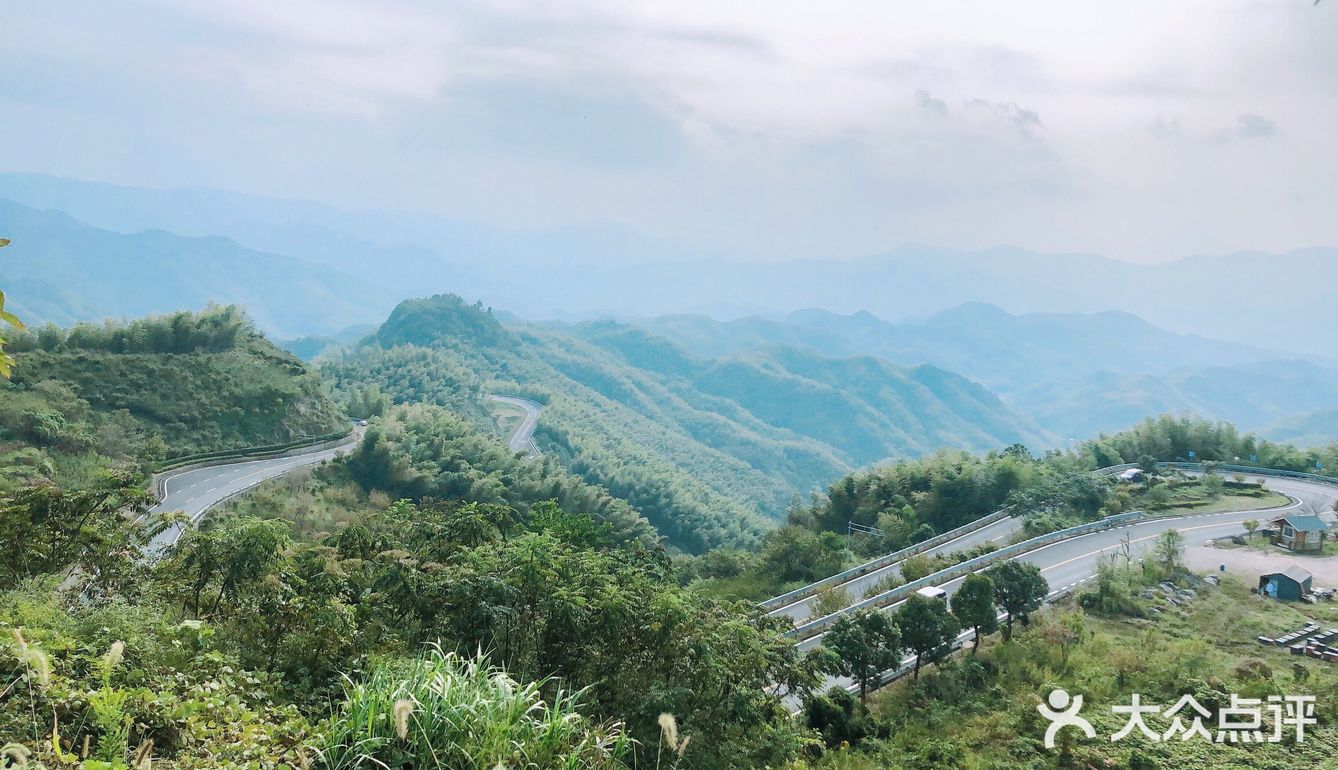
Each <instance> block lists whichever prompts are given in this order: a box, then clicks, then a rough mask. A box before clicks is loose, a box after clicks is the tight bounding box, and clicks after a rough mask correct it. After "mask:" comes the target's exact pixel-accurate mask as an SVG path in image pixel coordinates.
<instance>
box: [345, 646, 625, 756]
mask: <svg viewBox="0 0 1338 770" xmlns="http://www.w3.org/2000/svg"><path fill="white" fill-rule="evenodd" d="M551 685H552V683H551V682H550V681H547V680H546V681H542V682H531V683H527V684H520V683H518V682H516V681H514V680H512V679H511V678H510V677H509V676H507V675H506V674H505V673H504V672H502V671H499V670H497V669H494V668H492V667H491V666H489V665H488V664H487V663H486V662H485V660H484V658H483V656H481V655H480V656H477V657H474V658H471V659H466V658H461V657H459V656H458V655H455V654H454V653H444V652H442V651H441V650H440V649H433V650H432V652H431V653H430V654H429V655H428V656H426V657H424V658H418V659H415V660H412V661H409V662H407V663H399V664H394V663H392V664H386V665H382V666H380V667H378V668H376V669H375V670H374V671H373V672H372V674H371V676H370V677H368V679H367V680H366V681H364V682H361V683H358V684H353V683H352V682H350V683H349V684H348V685H347V686H346V688H345V696H346V702H345V703H344V706H343V708H342V709H340V711H339V713H337V714H335V716H334V717H333V718H332V719H331V720H330V724H329V726H328V728H327V729H326V730H325V731H324V735H323V747H322V749H321V761H322V764H323V766H324V767H326V768H329V769H330V770H352V769H353V768H367V769H368V770H371V769H372V768H383V769H390V768H413V769H414V770H432V769H433V768H457V767H483V768H490V767H495V766H502V767H515V766H520V767H570V768H576V767H580V768H613V767H621V766H622V765H621V764H620V763H621V760H622V759H623V758H624V757H625V756H626V755H627V752H628V749H629V746H630V742H629V740H628V739H627V737H626V735H625V734H624V732H623V729H622V726H621V725H620V724H607V725H598V724H592V723H591V722H590V721H589V720H587V719H586V718H584V717H583V716H581V714H580V713H579V712H578V711H577V709H578V706H579V705H580V697H581V693H579V692H577V693H570V692H563V691H561V690H558V691H557V692H556V693H555V694H554V695H553V697H552V698H551V699H545V698H543V697H542V695H541V694H540V691H541V689H543V688H546V687H549V686H551Z"/></svg>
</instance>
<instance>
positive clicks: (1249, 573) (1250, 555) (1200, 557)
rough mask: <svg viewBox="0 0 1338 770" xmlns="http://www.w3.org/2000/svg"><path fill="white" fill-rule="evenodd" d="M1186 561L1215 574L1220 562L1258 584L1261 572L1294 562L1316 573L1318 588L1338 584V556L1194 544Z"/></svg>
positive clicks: (1233, 571)
mask: <svg viewBox="0 0 1338 770" xmlns="http://www.w3.org/2000/svg"><path fill="white" fill-rule="evenodd" d="M1185 564H1187V565H1188V566H1189V568H1190V569H1192V570H1194V571H1195V572H1212V573H1213V574H1217V568H1218V566H1219V565H1221V564H1225V565H1226V571H1227V572H1228V573H1230V574H1233V575H1236V576H1237V577H1240V578H1243V579H1244V580H1245V581H1246V583H1248V584H1250V585H1254V584H1256V583H1257V582H1258V580H1259V576H1260V575H1264V574H1267V573H1269V572H1277V571H1279V570H1281V569H1284V568H1286V567H1287V566H1289V565H1292V564H1295V565H1296V566H1298V567H1300V568H1301V569H1303V570H1306V571H1307V572H1309V573H1310V574H1311V575H1314V576H1315V582H1314V586H1315V587H1316V588H1338V556H1295V555H1292V554H1287V553H1271V552H1264V551H1256V550H1254V549H1252V548H1213V547H1211V546H1194V547H1192V548H1186V549H1185Z"/></svg>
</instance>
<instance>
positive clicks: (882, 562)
mask: <svg viewBox="0 0 1338 770" xmlns="http://www.w3.org/2000/svg"><path fill="white" fill-rule="evenodd" d="M1009 515H1011V511H1010V510H1009V509H1006V508H1005V509H1004V510H1002V511H995V512H994V513H991V514H989V515H988V516H982V517H981V518H979V519H976V520H975V521H971V522H968V523H966V524H963V525H962V526H960V527H958V528H956V529H950V530H948V531H947V532H944V533H943V534H941V535H935V536H933V537H931V538H929V539H928V540H922V541H921V542H919V543H916V544H915V545H911V546H907V547H905V548H903V549H901V550H900V551H894V552H892V553H889V554H887V555H885V556H879V557H878V558H877V559H872V560H870V561H866V562H864V563H863V564H860V565H858V566H855V567H851V568H850V569H848V570H846V571H844V572H838V573H836V574H835V575H831V576H828V577H825V578H823V579H822V580H818V581H816V582H813V583H809V584H808V585H806V586H802V587H800V588H796V589H794V590H793V591H790V592H789V593H784V594H781V595H780V596H776V597H773V598H771V599H767V600H766V601H764V602H761V603H760V604H758V605H757V606H759V607H761V608H762V609H765V610H778V609H781V608H784V607H788V606H790V605H791V604H794V603H795V602H798V601H802V600H804V599H807V598H808V597H810V596H813V595H814V594H818V593H821V592H822V591H824V590H826V589H828V588H831V587H832V586H839V585H842V584H844V583H848V582H850V581H851V580H854V579H855V578H860V577H863V576H865V575H867V574H869V573H870V572H877V571H878V570H880V569H883V568H885V567H888V566H891V565H893V564H896V563H897V562H899V561H901V560H902V559H905V558H906V557H908V556H914V555H916V554H919V553H924V552H925V551H928V550H929V549H931V548H937V547H938V546H940V545H943V544H944V543H950V542H952V541H953V540H956V539H957V538H959V537H962V536H963V535H969V534H971V533H972V532H975V531H976V530H978V529H984V528H985V527H988V526H989V525H991V524H994V523H995V522H998V521H1003V520H1004V519H1006V518H1008V517H1009Z"/></svg>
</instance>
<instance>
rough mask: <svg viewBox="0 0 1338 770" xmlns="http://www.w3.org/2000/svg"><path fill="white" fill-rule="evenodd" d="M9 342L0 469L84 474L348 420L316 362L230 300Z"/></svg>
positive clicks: (0, 395) (0, 405)
mask: <svg viewBox="0 0 1338 770" xmlns="http://www.w3.org/2000/svg"><path fill="white" fill-rule="evenodd" d="M9 349H10V350H11V351H12V352H14V354H15V358H16V365H15V367H14V372H13V379H12V380H11V381H9V382H3V381H0V476H5V477H7V478H10V479H15V478H24V477H31V476H41V475H46V476H51V475H53V473H55V472H56V471H58V470H60V469H61V468H62V467H63V468H65V469H66V470H67V471H69V473H67V474H65V475H66V476H67V477H68V476H70V475H76V476H77V475H79V474H80V473H82V472H83V470H88V469H92V468H94V467H96V466H99V465H103V464H105V461H107V460H110V461H111V462H112V463H113V464H120V465H128V466H134V467H137V468H139V469H143V468H145V467H146V466H147V464H149V463H151V462H152V461H156V460H160V459H163V458H166V457H174V456H179V455H184V454H191V453H195V452H202V451H212V450H216V449H231V448H238V447H248V446H257V445H266V444H276V443H284V442H288V441H293V440H296V439H299V438H303V437H307V436H321V435H325V434H329V433H332V432H335V431H338V430H340V429H341V428H342V427H344V426H345V425H346V420H345V419H344V417H343V414H342V411H341V410H340V409H339V408H338V407H336V406H335V404H334V402H333V401H331V400H330V398H329V397H328V395H327V394H326V391H325V388H324V386H323V385H322V383H321V381H320V380H319V379H318V378H317V377H316V376H315V374H314V373H313V372H311V371H310V370H308V369H307V367H306V365H305V364H303V363H302V362H301V361H300V360H298V359H297V358H295V357H293V356H292V355H290V354H288V353H286V352H284V351H282V350H280V349H278V348H276V347H275V346H274V345H272V344H270V343H269V342H268V341H267V340H266V339H265V338H264V337H262V336H260V335H259V334H258V333H257V332H256V331H255V330H254V328H253V327H252V326H251V325H250V323H249V321H247V320H246V319H245V317H244V316H243V315H242V314H241V313H240V311H238V310H237V309H236V308H232V307H226V308H214V309H211V310H209V311H206V312H204V313H199V314H191V313H178V314H174V315H172V316H166V317H161V318H150V319H143V320H139V321H135V322H132V323H129V324H121V325H106V326H91V325H86V326H76V327H73V328H72V329H69V330H61V329H57V328H56V327H54V326H48V327H44V328H40V329H37V330H35V331H30V332H28V333H25V334H21V335H19V336H18V337H17V338H15V339H14V340H13V341H12V344H11V345H10V346H9ZM5 469H7V470H5ZM81 469H82V470H81Z"/></svg>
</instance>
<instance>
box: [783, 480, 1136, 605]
mask: <svg viewBox="0 0 1338 770" xmlns="http://www.w3.org/2000/svg"><path fill="white" fill-rule="evenodd" d="M1137 467H1138V466H1137V465H1135V464H1133V463H1126V464H1124V465H1112V466H1109V467H1106V468H1099V469H1097V470H1095V471H1092V473H1094V474H1096V475H1098V476H1114V475H1115V474H1117V473H1122V472H1124V471H1126V470H1129V469H1130V468H1137ZM1011 514H1012V511H1011V509H1008V508H1004V509H1003V510H999V511H995V512H994V513H991V514H989V515H987V516H982V517H981V518H979V519H976V520H975V521H970V522H967V523H966V524H963V525H962V526H960V527H957V528H956V529H951V530H948V531H947V532H944V533H943V534H941V535H935V536H934V537H931V538H929V539H928V540H925V541H922V542H919V543H916V544H914V545H911V546H907V547H906V548H903V549H901V550H900V551H895V552H893V553H889V554H887V555H885V556H879V557H878V558H876V559H871V560H869V561H866V562H864V563H863V564H859V565H857V566H854V567H851V568H850V569H848V570H845V571H844V572H838V573H836V574H835V575H830V576H828V577H825V578H823V579H822V580H817V581H814V582H812V583H809V584H808V585H805V586H800V587H799V588H796V589H794V590H793V591H789V592H787V593H783V594H781V595H780V596H775V597H772V598H770V599H767V600H766V601H764V602H759V603H758V605H757V606H759V607H761V608H762V609H764V610H767V611H768V614H774V611H775V610H780V609H783V608H785V607H788V606H790V605H791V604H794V603H795V602H799V601H803V600H804V599H807V598H808V597H810V596H813V595H815V594H818V593H821V592H822V591H825V590H826V589H828V588H831V587H833V586H839V585H843V584H845V583H848V582H850V581H851V580H854V579H856V578H860V577H863V576H865V575H867V574H869V573H870V572H877V571H878V570H880V569H884V568H886V567H888V566H891V565H893V564H896V563H897V562H899V561H901V560H902V559H905V558H906V557H908V556H915V555H916V554H920V553H924V552H925V551H928V550H931V549H933V548H937V547H939V546H940V545H943V544H944V543H950V542H952V541H953V540H956V539H957V538H959V537H963V536H965V535H969V534H971V533H972V532H975V531H976V530H980V529H984V528H985V527H988V526H990V525H991V524H994V523H997V522H1000V521H1003V520H1004V519H1006V518H1008V517H1009V516H1010V515H1011Z"/></svg>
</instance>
